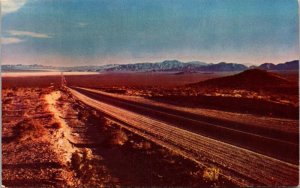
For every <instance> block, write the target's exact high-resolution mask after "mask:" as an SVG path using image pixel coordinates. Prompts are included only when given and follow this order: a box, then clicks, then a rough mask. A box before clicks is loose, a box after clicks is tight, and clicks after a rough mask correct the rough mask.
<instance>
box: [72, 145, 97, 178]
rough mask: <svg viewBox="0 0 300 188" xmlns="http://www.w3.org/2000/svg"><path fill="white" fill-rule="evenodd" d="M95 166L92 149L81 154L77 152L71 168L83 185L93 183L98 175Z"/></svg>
mask: <svg viewBox="0 0 300 188" xmlns="http://www.w3.org/2000/svg"><path fill="white" fill-rule="evenodd" d="M93 166H94V165H93V157H92V151H91V150H90V149H84V150H83V151H81V152H79V151H75V152H74V153H73V154H72V157H71V168H72V169H73V170H74V171H75V173H76V176H77V177H78V178H80V179H81V182H82V183H83V184H90V183H92V180H93V177H94V176H95V174H96V169H95V168H94V167H93Z"/></svg>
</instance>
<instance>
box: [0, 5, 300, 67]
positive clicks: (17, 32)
mask: <svg viewBox="0 0 300 188" xmlns="http://www.w3.org/2000/svg"><path fill="white" fill-rule="evenodd" d="M1 2H2V13H3V15H2V16H3V17H2V36H1V38H2V44H3V45H2V56H3V58H2V63H3V64H18V63H23V64H35V63H36V64H45V65H65V66H72V65H101V64H109V63H136V62H157V61H162V60H165V59H179V60H182V61H192V60H199V61H205V62H212V63H217V62H220V61H227V62H236V63H244V64H248V65H249V64H261V63H264V62H273V63H281V62H285V61H289V60H293V59H298V53H299V36H298V35H299V25H298V4H297V0H113V1H112V0H1Z"/></svg>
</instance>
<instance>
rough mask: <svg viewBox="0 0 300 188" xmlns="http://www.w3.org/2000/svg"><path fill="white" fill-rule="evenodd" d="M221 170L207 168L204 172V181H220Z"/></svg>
mask: <svg viewBox="0 0 300 188" xmlns="http://www.w3.org/2000/svg"><path fill="white" fill-rule="evenodd" d="M220 172H221V170H220V169H219V168H217V167H207V168H205V169H204V171H203V175H202V177H203V179H204V180H207V181H218V179H219V175H220Z"/></svg>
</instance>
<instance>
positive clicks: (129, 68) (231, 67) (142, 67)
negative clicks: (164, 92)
mask: <svg viewBox="0 0 300 188" xmlns="http://www.w3.org/2000/svg"><path fill="white" fill-rule="evenodd" d="M253 68H258V69H264V70H278V71H284V70H299V60H294V61H290V62H286V63H281V64H278V65H275V64H272V63H264V64H262V65H260V66H251V67H247V66H245V65H243V64H238V63H226V62H220V63H217V64H212V63H210V64H208V63H205V62H200V61H192V62H181V61H178V60H166V61H163V62H158V63H135V64H109V65H101V66H74V67H55V66H43V65H37V64H34V65H22V64H18V65H2V66H1V69H2V72H16V71H65V72H78V71H79V72H201V71H204V72H221V71H244V70H247V69H253Z"/></svg>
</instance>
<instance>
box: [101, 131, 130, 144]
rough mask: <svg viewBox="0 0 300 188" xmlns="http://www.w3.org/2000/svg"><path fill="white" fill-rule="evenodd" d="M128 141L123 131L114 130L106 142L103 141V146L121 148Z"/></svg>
mask: <svg viewBox="0 0 300 188" xmlns="http://www.w3.org/2000/svg"><path fill="white" fill-rule="evenodd" d="M127 140H128V137H127V135H126V133H125V132H124V131H122V130H121V129H120V130H116V131H113V132H112V133H111V134H110V136H109V137H108V139H107V140H105V144H106V145H108V146H122V145H124V144H125V143H126V142H127Z"/></svg>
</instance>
